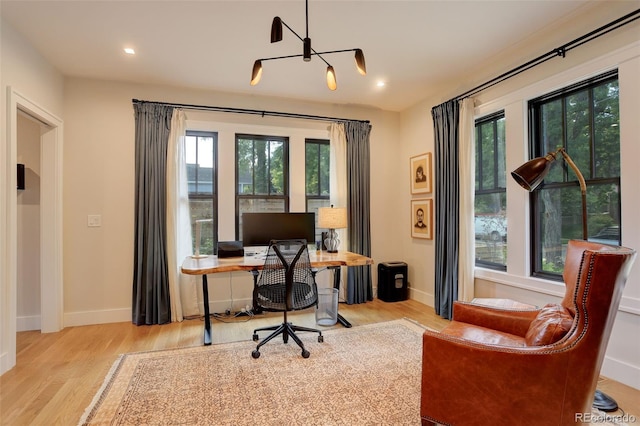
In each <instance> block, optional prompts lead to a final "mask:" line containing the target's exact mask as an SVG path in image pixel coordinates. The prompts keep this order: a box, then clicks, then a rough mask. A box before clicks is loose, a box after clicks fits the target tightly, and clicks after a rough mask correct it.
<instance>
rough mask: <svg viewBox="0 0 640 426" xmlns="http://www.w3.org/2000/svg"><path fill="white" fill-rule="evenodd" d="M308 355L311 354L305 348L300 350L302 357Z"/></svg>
mask: <svg viewBox="0 0 640 426" xmlns="http://www.w3.org/2000/svg"><path fill="white" fill-rule="evenodd" d="M309 355H311V354H310V353H309V351H308V350H306V349H303V350H302V358H309ZM258 356H260V354H258Z"/></svg>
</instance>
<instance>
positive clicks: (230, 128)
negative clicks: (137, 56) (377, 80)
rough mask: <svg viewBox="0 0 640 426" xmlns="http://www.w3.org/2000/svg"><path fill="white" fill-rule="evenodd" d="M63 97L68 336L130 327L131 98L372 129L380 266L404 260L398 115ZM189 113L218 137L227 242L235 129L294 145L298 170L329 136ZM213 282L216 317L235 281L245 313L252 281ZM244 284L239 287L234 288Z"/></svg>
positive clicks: (96, 86)
mask: <svg viewBox="0 0 640 426" xmlns="http://www.w3.org/2000/svg"><path fill="white" fill-rule="evenodd" d="M64 95H65V96H64V111H65V151H64V164H65V170H64V171H65V175H64V229H65V240H64V253H65V256H64V282H65V295H64V310H65V325H67V326H68V325H81V324H91V323H100V322H110V321H129V320H130V319H131V285H132V279H133V278H132V277H133V229H134V210H133V209H134V114H133V106H132V102H131V101H132V99H133V98H135V99H141V100H149V101H162V102H177V103H186V104H198V105H213V106H225V107H235V108H247V109H257V110H272V111H285V112H296V113H302V114H310V115H321V116H330V117H342V118H353V119H360V120H363V119H365V120H370V121H371V124H372V132H371V169H372V181H371V191H372V196H371V211H372V215H371V218H372V257H373V258H374V259H375V260H376V261H377V262H381V261H388V260H396V259H397V257H398V256H399V248H400V240H399V239H398V238H397V236H398V235H401V234H402V233H403V232H405V230H404V229H401V228H400V226H399V224H398V222H397V221H395V220H389V218H390V217H394V216H395V215H396V208H397V205H398V204H399V201H400V195H399V194H398V191H395V190H394V188H396V187H397V186H398V185H402V186H404V185H406V184H407V182H406V179H405V176H404V175H401V174H399V173H398V171H397V169H398V167H397V165H398V163H399V162H400V156H399V153H398V152H397V148H398V146H399V142H398V137H397V135H398V134H399V114H397V113H390V112H384V111H379V110H375V109H367V108H355V107H341V106H336V105H322V104H309V103H299V102H291V101H286V100H282V99H264V98H256V97H252V96H237V95H230V94H224V93H207V92H202V91H194V90H185V89H178V88H169V87H159V86H145V85H132V84H124V83H116V82H107V81H95V80H87V79H79V78H67V79H66V81H65V93H64ZM186 113H187V118H188V122H189V123H190V125H191V127H190V128H191V129H193V130H216V131H218V132H220V133H219V141H218V151H219V152H218V153H219V157H220V158H219V165H220V171H219V180H220V183H219V192H220V199H219V206H220V210H221V212H220V213H221V216H220V219H219V235H220V238H221V239H233V238H234V215H235V211H234V203H235V201H234V179H235V178H234V169H233V163H234V160H233V156H234V148H233V140H234V139H233V134H234V132H235V131H236V130H234V129H238V130H239V131H248V132H254V131H255V132H259V133H261V132H266V133H269V134H283V135H284V134H288V135H289V136H291V137H292V139H291V143H292V151H291V159H290V161H291V162H292V164H291V167H292V168H294V170H295V169H296V168H298V169H299V168H300V165H303V164H304V143H303V142H304V137H305V135H306V136H308V137H327V136H328V133H327V129H328V124H327V123H324V122H315V121H301V120H292V119H283V118H274V117H261V116H253V115H238V114H221V113H212V112H194V111H186ZM287 129H290V130H287ZM291 185H292V199H291V210H292V211H296V210H297V211H302V210H304V182H303V181H296V182H292V183H291ZM90 214H91V215H93V214H99V215H101V216H102V226H101V227H99V228H89V227H88V226H87V215H90ZM374 269H375V268H374ZM374 277H375V275H374ZM211 278H212V280H213V281H212V283H211V286H210V287H211V300H212V309H214V310H216V309H219V308H220V307H224V308H226V307H227V306H228V304H229V302H230V297H231V294H230V293H231V290H230V288H231V287H230V286H231V283H230V280H231V281H232V282H233V283H234V286H233V299H234V301H236V302H237V303H238V304H239V305H240V306H244V304H246V301H247V300H249V294H250V283H251V281H250V275H249V274H233V275H227V274H219V275H218V276H212V277H211ZM374 279H375V278H374ZM238 282H240V283H241V284H240V285H235V284H237V283H238ZM374 284H375V283H374ZM196 285H199V284H196ZM236 306H237V305H236Z"/></svg>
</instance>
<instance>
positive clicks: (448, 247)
mask: <svg viewBox="0 0 640 426" xmlns="http://www.w3.org/2000/svg"><path fill="white" fill-rule="evenodd" d="M431 115H432V117H433V126H434V136H435V143H434V145H435V148H434V151H435V192H436V194H435V200H436V212H435V249H436V253H435V254H436V256H435V289H434V295H435V301H434V305H435V311H436V313H437V314H438V315H440V316H441V317H443V318H447V319H451V316H452V314H453V312H452V309H453V301H454V300H458V257H459V239H458V235H459V224H458V223H459V222H458V218H459V215H460V179H459V169H458V167H459V163H458V127H459V106H458V101H455V100H453V101H448V102H445V103H443V104H441V105H438V106H436V107H434V108H433V109H432V110H431Z"/></svg>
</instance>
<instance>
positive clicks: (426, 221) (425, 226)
mask: <svg viewBox="0 0 640 426" xmlns="http://www.w3.org/2000/svg"><path fill="white" fill-rule="evenodd" d="M411 236H412V237H413V238H424V239H426V240H431V239H433V200H432V199H430V198H429V199H422V200H411Z"/></svg>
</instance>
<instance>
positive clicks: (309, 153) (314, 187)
mask: <svg viewBox="0 0 640 426" xmlns="http://www.w3.org/2000/svg"><path fill="white" fill-rule="evenodd" d="M319 152H320V145H318V144H316V143H306V144H305V175H306V188H307V195H319V193H320V182H319V181H318V178H319V175H318V169H319V164H318V160H319V154H318V153H319Z"/></svg>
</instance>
